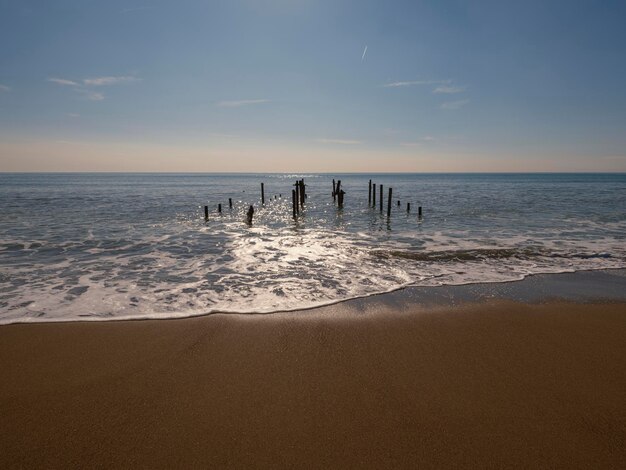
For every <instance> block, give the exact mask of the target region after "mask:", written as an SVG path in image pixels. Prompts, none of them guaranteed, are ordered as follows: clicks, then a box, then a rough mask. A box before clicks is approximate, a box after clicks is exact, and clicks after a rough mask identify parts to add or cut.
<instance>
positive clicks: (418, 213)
mask: <svg viewBox="0 0 626 470" xmlns="http://www.w3.org/2000/svg"><path fill="white" fill-rule="evenodd" d="M417 218H418V219H421V218H422V206H419V207H418V208H417Z"/></svg>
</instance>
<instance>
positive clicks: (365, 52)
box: [361, 44, 367, 62]
mask: <svg viewBox="0 0 626 470" xmlns="http://www.w3.org/2000/svg"><path fill="white" fill-rule="evenodd" d="M365 54H367V44H366V45H365V49H363V55H362V56H361V62H363V61H364V60H365Z"/></svg>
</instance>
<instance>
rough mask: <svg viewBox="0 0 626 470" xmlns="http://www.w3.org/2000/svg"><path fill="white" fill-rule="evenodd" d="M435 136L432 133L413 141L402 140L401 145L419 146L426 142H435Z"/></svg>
mask: <svg viewBox="0 0 626 470" xmlns="http://www.w3.org/2000/svg"><path fill="white" fill-rule="evenodd" d="M434 141H435V138H434V137H433V136H431V135H426V136H424V137H422V138H421V139H418V140H416V141H413V142H400V145H401V146H403V147H417V146H420V145H423V144H425V143H429V142H434Z"/></svg>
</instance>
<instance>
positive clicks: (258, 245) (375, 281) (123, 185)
mask: <svg viewBox="0 0 626 470" xmlns="http://www.w3.org/2000/svg"><path fill="white" fill-rule="evenodd" d="M301 179H303V180H304V183H305V185H306V201H305V203H304V205H303V207H302V208H301V209H299V214H298V216H297V217H296V218H294V217H293V205H292V190H293V189H294V184H295V183H296V181H297V180H301ZM333 180H335V181H336V182H337V181H339V180H340V181H341V189H342V190H343V191H345V195H344V201H343V207H339V206H338V203H337V201H335V200H334V199H333V196H332V189H333ZM370 180H371V182H372V183H373V184H376V206H373V204H372V203H370V202H369V201H368V197H369V183H370ZM261 183H263V186H264V195H265V203H264V204H263V203H262V202H261ZM381 185H382V186H383V192H382V194H383V206H382V209H381V207H380V186H381ZM390 188H391V189H392V199H391V206H390V209H391V210H390V214H388V196H389V189H390ZM229 199H231V200H232V208H231V207H230V206H229ZM407 203H409V204H410V205H411V207H410V210H407ZM218 204H221V208H222V210H221V213H220V212H218ZM204 206H208V219H205V214H204ZM250 206H253V208H254V215H253V218H252V223H251V224H248V223H247V220H246V219H247V212H248V210H249V208H250ZM0 207H1V208H2V209H1V210H0V324H8V323H18V322H51V321H88V320H119V319H144V318H175V317H189V316H196V315H204V314H208V313H214V312H223V313H270V312H278V311H290V310H303V309H307V308H312V307H316V306H321V305H325V304H331V303H335V302H340V301H344V300H347V299H353V298H359V297H366V296H371V295H375V294H381V293H385V292H391V291H394V290H398V289H402V288H404V287H406V286H441V285H460V284H472V283H500V282H509V281H515V280H520V279H523V278H524V277H526V276H529V275H532V274H538V273H562V272H575V271H582V270H600V269H611V268H626V174H556V173H551V174H475V173H472V174H312V173H311V174H309V173H303V174H277V173H266V174H198V173H194V174H162V173H159V174H138V173H128V174H124V173H93V174H88V173H68V174H62V173H47V174H44V173H36V174H35V173H10V174H9V173H4V174H0ZM419 207H421V208H422V210H421V217H420V216H419V213H418V211H419V209H418V208H419Z"/></svg>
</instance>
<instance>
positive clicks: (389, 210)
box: [387, 188, 392, 218]
mask: <svg viewBox="0 0 626 470" xmlns="http://www.w3.org/2000/svg"><path fill="white" fill-rule="evenodd" d="M391 193H392V189H391V188H389V196H387V218H389V217H391Z"/></svg>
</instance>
